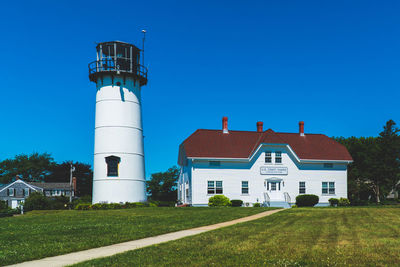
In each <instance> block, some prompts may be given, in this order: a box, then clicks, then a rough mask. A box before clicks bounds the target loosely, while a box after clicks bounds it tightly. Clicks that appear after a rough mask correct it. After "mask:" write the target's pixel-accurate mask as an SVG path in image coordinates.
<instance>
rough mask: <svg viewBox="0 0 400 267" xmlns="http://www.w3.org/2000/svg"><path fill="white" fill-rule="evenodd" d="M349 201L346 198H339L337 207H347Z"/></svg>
mask: <svg viewBox="0 0 400 267" xmlns="http://www.w3.org/2000/svg"><path fill="white" fill-rule="evenodd" d="M349 205H350V201H349V200H348V199H347V198H344V197H341V198H339V206H349Z"/></svg>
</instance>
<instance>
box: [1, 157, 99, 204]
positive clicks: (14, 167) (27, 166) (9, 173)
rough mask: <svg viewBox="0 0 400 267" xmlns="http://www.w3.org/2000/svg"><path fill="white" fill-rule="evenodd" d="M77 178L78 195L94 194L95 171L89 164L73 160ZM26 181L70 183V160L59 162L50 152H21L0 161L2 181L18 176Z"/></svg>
mask: <svg viewBox="0 0 400 267" xmlns="http://www.w3.org/2000/svg"><path fill="white" fill-rule="evenodd" d="M72 165H73V166H74V167H75V171H74V173H73V176H74V177H76V178H77V182H76V187H77V195H78V196H85V195H92V182H93V171H92V168H91V166H90V165H89V164H85V163H81V162H77V161H75V162H72ZM17 176H18V177H19V178H20V179H22V180H24V181H25V182H28V183H29V182H47V183H57V182H60V183H69V179H70V161H64V162H62V163H57V162H55V161H54V159H53V157H52V156H51V155H50V154H48V153H42V154H40V153H32V154H30V155H27V154H21V155H17V156H15V157H14V158H11V159H5V160H3V161H0V183H2V184H8V183H10V182H12V181H14V180H15V179H16V177H17Z"/></svg>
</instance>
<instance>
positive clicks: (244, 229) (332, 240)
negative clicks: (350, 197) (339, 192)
mask: <svg viewBox="0 0 400 267" xmlns="http://www.w3.org/2000/svg"><path fill="white" fill-rule="evenodd" d="M167 265H170V266H185V265H186V266H211V265H216V266H262V265H264V266H349V265H353V266H400V208H395V207H387V208H362V207H351V208H294V209H290V210H285V211H281V212H279V213H276V214H274V215H271V216H268V217H265V218H262V219H259V220H255V221H251V222H247V223H242V224H237V225H234V226H230V227H226V228H222V229H219V230H215V231H211V232H207V233H204V234H201V235H197V236H193V237H187V238H184V239H181V240H176V241H172V242H168V243H164V244H160V245H155V246H151V247H148V248H143V249H139V250H136V251H130V252H127V253H122V254H118V255H115V256H112V257H108V258H102V259H97V260H93V261H88V262H85V263H82V264H78V266H167Z"/></svg>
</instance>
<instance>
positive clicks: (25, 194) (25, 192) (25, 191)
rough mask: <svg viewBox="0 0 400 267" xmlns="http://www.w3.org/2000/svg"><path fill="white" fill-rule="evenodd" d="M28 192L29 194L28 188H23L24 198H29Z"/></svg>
mask: <svg viewBox="0 0 400 267" xmlns="http://www.w3.org/2000/svg"><path fill="white" fill-rule="evenodd" d="M29 192H30V189H29V188H25V189H24V196H26V197H27V196H29Z"/></svg>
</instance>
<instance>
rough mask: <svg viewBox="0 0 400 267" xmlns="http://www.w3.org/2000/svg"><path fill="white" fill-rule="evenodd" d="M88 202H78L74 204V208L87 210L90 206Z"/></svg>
mask: <svg viewBox="0 0 400 267" xmlns="http://www.w3.org/2000/svg"><path fill="white" fill-rule="evenodd" d="M90 206H91V204H90V203H79V204H78V205H76V206H75V210H89V209H90V208H91V207H90Z"/></svg>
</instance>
